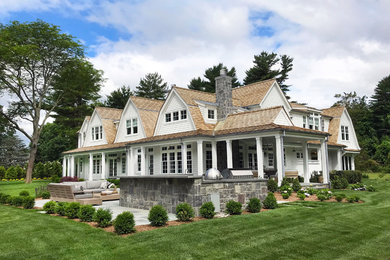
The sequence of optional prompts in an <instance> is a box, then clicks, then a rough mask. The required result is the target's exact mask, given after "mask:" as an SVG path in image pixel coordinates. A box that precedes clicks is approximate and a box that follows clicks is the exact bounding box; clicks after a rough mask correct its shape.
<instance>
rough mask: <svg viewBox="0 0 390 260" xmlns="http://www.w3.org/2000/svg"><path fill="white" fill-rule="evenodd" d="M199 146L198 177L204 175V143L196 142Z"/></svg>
mask: <svg viewBox="0 0 390 260" xmlns="http://www.w3.org/2000/svg"><path fill="white" fill-rule="evenodd" d="M196 144H197V157H198V175H199V176H202V175H203V173H204V172H203V141H202V140H198V141H196Z"/></svg>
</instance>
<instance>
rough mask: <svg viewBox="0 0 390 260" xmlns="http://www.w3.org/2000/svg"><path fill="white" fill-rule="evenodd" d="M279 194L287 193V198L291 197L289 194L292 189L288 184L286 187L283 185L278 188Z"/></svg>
mask: <svg viewBox="0 0 390 260" xmlns="http://www.w3.org/2000/svg"><path fill="white" fill-rule="evenodd" d="M280 192H281V193H282V194H283V193H288V196H291V193H292V192H293V189H292V188H291V186H290V184H288V185H283V186H281V187H280Z"/></svg>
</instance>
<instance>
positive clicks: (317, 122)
mask: <svg viewBox="0 0 390 260" xmlns="http://www.w3.org/2000/svg"><path fill="white" fill-rule="evenodd" d="M314 129H315V130H320V119H319V118H318V117H316V118H314Z"/></svg>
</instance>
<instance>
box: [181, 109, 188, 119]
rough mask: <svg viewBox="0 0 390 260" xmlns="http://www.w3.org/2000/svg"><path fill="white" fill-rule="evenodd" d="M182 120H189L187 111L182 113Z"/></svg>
mask: <svg viewBox="0 0 390 260" xmlns="http://www.w3.org/2000/svg"><path fill="white" fill-rule="evenodd" d="M180 118H181V119H182V120H184V119H187V110H182V111H180Z"/></svg>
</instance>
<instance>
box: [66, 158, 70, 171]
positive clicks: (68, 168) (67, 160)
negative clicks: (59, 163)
mask: <svg viewBox="0 0 390 260" xmlns="http://www.w3.org/2000/svg"><path fill="white" fill-rule="evenodd" d="M66 162H67V168H66V176H70V156H68V157H66Z"/></svg>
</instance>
